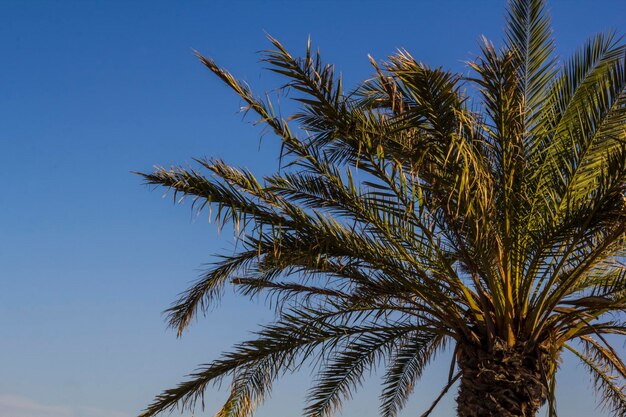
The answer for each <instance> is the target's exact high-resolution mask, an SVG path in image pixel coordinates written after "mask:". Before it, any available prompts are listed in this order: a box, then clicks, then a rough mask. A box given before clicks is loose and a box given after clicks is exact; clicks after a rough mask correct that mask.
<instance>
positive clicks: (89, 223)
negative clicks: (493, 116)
mask: <svg viewBox="0 0 626 417" xmlns="http://www.w3.org/2000/svg"><path fill="white" fill-rule="evenodd" d="M551 9H552V15H553V20H554V27H555V36H556V40H557V43H558V48H559V52H560V53H562V54H563V55H569V54H570V53H571V52H572V51H573V49H574V48H575V47H576V46H577V45H579V44H581V43H582V42H583V41H584V40H585V39H586V37H587V36H588V35H590V34H592V33H595V32H597V31H602V30H605V29H608V28H614V29H616V30H617V31H618V32H621V33H622V34H624V33H626V2H624V1H618V0H615V1H611V0H604V1H602V2H597V1H553V2H551ZM503 14H504V4H503V3H501V2H496V1H492V2H491V1H490V2H487V1H439V2H436V1H411V2H408V1H407V2H391V1H341V2H340V1H337V2H331V1H320V2H314V1H306V2H295V1H282V2H278V1H277V2H272V1H256V2H252V1H251V2H240V3H237V2H233V3H228V2H212V1H206V2H195V1H185V2H178V1H145V2H140V1H131V2H127V1H99V2H94V1H86V0H83V1H47V2H43V1H35V0H29V1H20V0H14V1H7V0H0V178H3V179H4V181H5V182H4V184H5V185H4V188H5V190H4V192H3V193H1V194H0V236H1V239H0V417H109V416H110V417H130V416H133V415H136V414H137V413H138V412H139V411H140V410H141V409H142V408H143V407H144V406H145V405H146V404H147V403H148V402H149V401H151V399H152V397H153V395H155V394H157V393H158V392H160V390H161V389H163V388H168V387H170V386H172V385H174V384H175V383H177V382H178V381H179V380H181V379H182V377H183V376H184V375H185V374H186V373H188V372H189V371H192V370H193V369H194V367H195V366H196V365H197V364H200V363H204V362H208V361H210V360H211V359H213V358H215V357H217V355H218V354H219V353H220V352H222V351H223V350H225V349H227V348H228V347H229V346H230V345H231V344H233V343H234V342H236V341H238V340H243V339H244V338H246V337H247V336H248V335H249V331H250V330H253V329H254V328H255V325H256V324H257V323H259V322H263V321H267V320H268V319H269V318H270V317H271V315H270V314H269V312H268V311H267V309H265V307H264V306H263V304H262V303H256V304H255V303H250V302H249V301H248V300H247V299H243V298H241V299H236V298H233V297H227V298H226V299H225V300H224V301H223V302H222V304H221V306H220V308H219V309H216V310H215V311H214V312H212V313H211V314H209V316H208V317H207V318H206V319H202V320H200V321H198V322H197V324H196V325H195V326H193V327H192V328H191V330H190V331H189V332H188V333H187V334H186V335H185V336H184V337H183V338H182V339H176V338H175V335H174V333H173V332H172V331H170V330H167V329H166V326H165V323H164V320H163V316H162V315H161V311H162V310H164V309H165V308H166V307H167V306H168V305H169V303H170V302H171V301H173V300H174V299H175V296H176V294H177V293H178V292H180V291H182V290H184V289H185V288H186V286H187V285H188V284H189V282H190V281H192V280H194V279H195V278H196V277H197V276H198V274H199V271H200V270H201V269H202V265H203V264H204V263H207V262H210V261H211V259H212V258H211V255H212V254H215V253H224V252H228V251H232V243H233V239H232V235H231V234H230V233H228V231H224V232H222V234H221V236H218V234H217V233H216V232H215V228H214V226H213V225H210V224H208V222H207V219H206V216H200V217H197V218H194V217H193V216H192V215H191V212H190V209H189V205H188V204H187V205H185V206H183V207H181V206H174V205H173V203H172V201H171V199H168V198H166V199H163V198H162V196H163V192H162V191H161V190H158V191H152V192H151V191H150V190H149V189H148V188H146V187H145V186H142V185H141V181H140V179H139V178H138V177H137V176H134V175H132V174H130V173H129V171H131V170H144V171H147V170H150V169H151V167H152V166H153V165H155V164H160V165H169V164H178V163H186V162H189V161H191V158H192V157H202V156H210V157H222V158H224V159H225V160H226V161H228V162H232V163H234V164H236V165H240V166H246V167H249V168H251V169H253V170H255V171H256V172H261V173H267V172H271V171H272V170H273V169H275V168H276V167H277V158H276V157H277V147H276V141H274V140H273V138H272V137H271V136H269V135H268V136H266V137H265V138H264V139H263V141H262V142H261V143H260V142H259V133H260V131H259V129H258V128H255V127H252V126H251V125H250V124H249V123H244V122H242V117H241V115H240V114H238V113H237V111H238V108H239V105H240V104H241V103H240V102H239V100H238V99H237V98H236V97H235V96H234V95H233V94H232V93H231V92H230V91H228V90H227V89H226V87H224V86H222V85H221V84H220V82H219V81H218V80H217V79H215V78H214V77H212V76H211V75H210V74H209V73H208V72H207V71H206V70H205V69H204V68H203V67H202V66H201V65H200V64H199V63H198V62H197V61H196V60H195V58H194V57H193V54H192V48H194V49H197V50H199V51H201V52H202V53H204V54H206V55H210V56H212V57H214V58H215V59H216V60H217V61H218V62H219V63H220V64H222V65H224V66H226V67H228V68H229V69H230V70H231V71H232V72H233V73H234V74H236V75H237V76H239V77H241V78H243V79H245V80H246V81H248V82H249V83H250V84H251V85H252V86H253V87H255V89H256V90H257V91H258V92H259V93H260V92H263V91H264V90H268V89H271V88H274V87H276V86H277V85H278V84H277V79H276V77H275V76H274V75H270V74H269V73H267V72H263V71H262V64H260V63H259V62H258V58H259V57H258V55H257V54H256V51H259V50H262V49H264V48H266V47H267V46H268V43H267V41H266V40H265V37H264V33H265V32H267V33H270V34H272V35H273V36H275V37H277V38H278V39H280V40H281V41H283V43H284V44H285V45H286V46H287V47H288V48H290V49H291V50H292V51H293V52H294V54H300V53H302V52H303V50H304V47H305V44H306V38H307V36H308V35H309V34H310V35H311V37H312V39H313V42H314V44H316V45H317V46H319V48H320V49H321V51H322V53H323V56H325V58H326V60H327V61H328V62H333V63H335V64H337V68H338V69H339V70H340V71H342V73H343V74H344V76H345V79H346V80H347V83H348V84H350V83H354V82H356V81H358V80H361V79H364V78H365V77H367V76H368V75H370V69H369V66H368V60H367V54H368V53H369V54H371V55H373V56H374V57H377V58H384V57H385V56H387V55H389V54H392V53H393V52H394V51H395V50H396V49H397V48H399V47H404V48H406V49H408V50H409V51H410V52H411V53H412V54H413V55H414V56H415V57H416V58H417V59H419V60H422V61H424V62H426V63H428V64H430V65H433V66H439V65H442V66H443V67H445V68H449V69H453V70H457V71H467V69H466V68H465V66H464V64H463V61H465V60H467V59H469V58H471V57H472V54H473V53H475V52H476V51H477V50H478V48H477V40H478V38H479V36H480V35H482V34H484V35H486V36H487V37H489V38H491V39H494V40H499V39H500V37H501V33H502V27H503ZM622 352H624V350H623V349H622ZM447 366H448V363H447V361H444V363H443V365H441V366H437V365H435V366H434V367H433V369H432V370H431V371H430V372H429V373H428V374H427V375H426V376H425V379H424V380H423V381H422V383H421V384H419V385H418V386H417V387H416V393H415V395H414V398H413V400H412V401H411V402H410V403H409V406H408V408H407V411H406V412H405V413H404V414H403V415H404V416H416V415H419V414H420V413H421V412H422V411H423V410H424V408H425V407H427V405H428V404H429V402H428V400H429V399H430V398H433V396H434V393H435V392H438V390H439V389H440V385H439V383H440V382H442V380H443V378H444V376H443V373H444V368H445V367H447ZM309 378H310V375H309V374H308V373H307V372H304V373H302V374H300V375H297V376H293V377H289V378H287V379H286V380H285V381H284V382H283V383H281V384H278V386H277V389H276V391H275V394H274V396H273V397H272V399H271V400H270V401H269V402H268V403H267V404H266V405H265V406H264V407H262V408H261V409H260V411H259V412H258V416H259V417H269V416H275V417H287V416H294V415H299V412H300V410H301V408H302V398H303V396H304V393H305V390H306V387H307V386H308V384H307V381H308V380H309ZM559 383H560V391H559V407H560V409H561V415H564V416H568V417H584V416H585V417H586V416H602V415H603V414H602V413H601V412H600V411H597V410H596V409H595V406H594V401H593V396H592V394H591V391H590V389H589V386H590V384H589V378H588V377H587V375H586V374H584V373H582V371H581V370H580V369H577V367H576V365H575V362H574V361H567V362H566V365H565V366H564V368H563V370H562V371H561V373H560V374H559ZM378 384H379V380H377V379H376V378H374V379H373V380H372V381H371V382H370V383H367V384H366V385H365V386H364V387H363V389H362V390H361V391H360V394H358V395H357V396H356V397H355V400H354V401H353V402H352V403H351V404H350V405H349V406H348V407H347V408H346V409H345V412H344V414H343V415H344V416H363V417H370V416H371V417H374V416H376V415H377V412H376V410H377V402H376V398H377V396H378V394H379V386H378ZM224 394H225V392H224V391H221V392H220V391H217V390H216V391H209V392H208V395H207V398H206V401H207V407H208V409H207V412H206V415H209V416H210V415H212V414H213V412H214V411H215V410H216V409H217V407H218V404H219V401H221V400H223V399H224ZM453 397H454V395H453V394H452V395H449V397H448V398H447V401H446V402H445V403H444V404H443V405H442V406H441V407H440V409H439V410H438V412H437V413H436V414H434V415H436V416H439V417H443V416H451V415H453V411H452V410H453ZM197 415H200V413H198V414H197Z"/></svg>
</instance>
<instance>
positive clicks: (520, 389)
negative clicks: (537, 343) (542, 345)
mask: <svg viewBox="0 0 626 417" xmlns="http://www.w3.org/2000/svg"><path fill="white" fill-rule="evenodd" d="M492 346H493V345H492ZM501 346H502V344H496V347H495V348H494V347H492V349H491V351H485V350H483V349H481V348H475V347H471V346H470V347H468V346H465V347H463V348H461V349H460V351H459V355H458V364H459V367H460V368H461V372H462V377H461V385H460V387H459V394H458V397H457V412H458V416H459V417H534V416H535V415H536V414H537V411H538V410H539V408H540V407H541V406H542V405H543V404H544V403H545V401H546V399H547V396H548V390H547V388H546V386H545V384H544V383H542V381H543V380H545V379H544V378H542V367H543V369H546V368H545V365H546V362H545V361H546V355H544V354H541V353H538V352H537V353H535V354H529V353H525V352H524V349H523V347H520V348H516V349H506V348H502V347H501Z"/></svg>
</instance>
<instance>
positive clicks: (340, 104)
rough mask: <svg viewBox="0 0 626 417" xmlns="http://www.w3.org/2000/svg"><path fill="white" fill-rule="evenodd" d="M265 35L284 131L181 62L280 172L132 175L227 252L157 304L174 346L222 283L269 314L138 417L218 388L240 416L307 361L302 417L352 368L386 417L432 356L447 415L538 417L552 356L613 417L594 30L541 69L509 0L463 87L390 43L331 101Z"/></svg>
mask: <svg viewBox="0 0 626 417" xmlns="http://www.w3.org/2000/svg"><path fill="white" fill-rule="evenodd" d="M270 41H271V43H272V45H273V47H272V48H273V49H272V50H269V51H266V52H265V55H264V57H265V58H264V59H265V62H266V63H267V64H268V65H269V67H270V69H271V70H272V71H274V72H276V73H279V74H282V75H284V76H285V77H286V78H287V82H286V84H285V86H284V87H285V89H286V90H287V91H289V92H290V95H291V97H293V98H294V99H295V100H296V102H297V103H299V106H298V107H299V110H297V112H296V113H295V114H292V115H291V116H289V117H287V118H282V117H281V116H280V115H279V112H278V111H276V110H275V109H274V107H272V104H271V103H270V102H269V100H268V99H259V98H257V97H256V96H255V95H254V94H253V93H252V92H251V90H250V89H249V87H248V86H247V85H246V84H244V83H242V82H240V81H238V80H236V79H235V78H234V77H233V76H232V75H231V74H230V73H229V72H227V71H226V70H224V69H222V68H220V67H218V66H217V65H216V64H215V63H214V61H212V60H211V59H209V58H205V57H203V56H201V55H199V54H198V57H199V59H200V60H201V61H202V63H203V64H204V65H205V66H206V67H207V68H208V69H209V70H210V71H211V72H213V73H214V74H215V75H217V76H218V77H219V78H220V79H221V80H222V81H223V82H224V83H226V85H228V86H229V87H231V88H232V89H233V90H234V91H235V92H236V93H237V94H238V95H239V96H240V97H241V99H243V101H245V103H246V104H247V109H248V110H249V111H250V112H253V113H256V114H257V115H258V116H259V117H260V122H261V123H264V124H265V125H267V126H268V127H269V129H270V130H271V131H273V133H275V134H276V136H277V137H278V138H280V140H281V142H282V151H281V155H280V159H281V162H282V167H281V168H280V169H279V171H278V172H277V173H275V174H274V175H270V176H267V177H265V178H263V179H262V180H258V179H257V178H255V176H254V175H253V174H252V173H251V172H249V171H248V170H245V169H238V168H235V167H233V166H231V165H228V164H226V163H225V162H223V161H221V160H197V163H198V167H199V168H198V169H191V168H183V167H174V168H171V169H165V168H157V169H156V170H155V171H154V172H153V173H149V174H145V173H144V174H141V175H142V176H143V177H144V178H145V181H146V182H147V183H148V184H152V185H158V186H163V187H167V188H169V189H172V190H173V192H174V195H175V198H177V197H180V196H188V197H189V198H191V199H192V200H193V203H194V205H195V208H196V209H198V210H202V209H203V208H205V207H208V206H211V207H212V208H213V213H214V215H215V219H216V220H217V222H218V224H219V225H220V226H221V225H223V224H225V223H227V222H232V224H233V227H234V229H235V231H236V234H237V236H238V240H239V244H238V246H237V250H236V251H235V253H233V254H232V255H226V256H223V257H221V258H220V260H219V262H216V263H215V264H214V266H213V267H212V268H211V269H210V270H208V271H207V272H206V274H204V275H203V276H202V277H201V279H200V280H199V281H197V282H196V283H195V284H194V285H193V286H192V287H191V288H189V289H188V290H187V291H186V292H184V293H183V294H182V295H181V297H180V299H179V300H178V301H177V302H176V303H175V304H174V305H173V306H172V307H171V308H170V309H169V310H168V313H169V323H170V325H171V326H172V327H174V328H176V329H177V330H178V335H179V336H180V334H181V333H182V332H183V330H184V329H185V328H186V327H187V326H188V325H189V323H190V321H191V319H192V318H193V317H194V316H195V315H196V314H198V312H199V311H202V310H205V309H206V308H207V306H209V305H210V304H211V303H213V302H214V300H216V299H218V298H219V297H220V295H221V294H222V290H223V287H224V285H225V284H226V283H231V284H233V285H234V287H235V288H236V289H237V290H239V291H240V292H241V293H242V294H243V295H246V296H253V297H256V296H267V297H270V299H271V301H272V303H275V304H274V305H275V306H276V318H275V322H273V323H272V324H270V325H267V326H264V327H262V328H261V329H260V330H259V331H258V333H257V334H256V337H255V338H254V339H253V340H249V341H246V342H243V343H241V344H238V345H237V346H235V347H234V348H233V350H232V351H231V352H229V353H225V354H224V355H223V356H222V357H221V358H219V359H217V360H215V361H213V362H211V363H210V364H208V365H206V366H203V367H201V368H200V369H198V370H197V371H196V372H195V373H193V374H192V375H190V377H189V379H188V380H187V381H186V382H183V383H181V384H180V385H179V386H177V387H175V388H172V389H169V390H166V391H164V392H163V393H161V394H160V395H158V396H157V397H156V399H155V400H154V402H153V403H152V404H151V405H149V406H148V408H147V409H146V411H145V412H144V413H143V414H142V416H143V417H147V416H153V415H156V414H159V413H160V412H162V411H166V410H172V409H174V408H176V407H182V408H188V409H193V408H194V407H195V405H196V402H197V401H198V400H199V399H201V398H202V395H203V392H204V391H205V389H206V388H207V386H208V385H209V384H212V383H219V382H220V381H222V380H223V378H231V379H232V382H231V384H230V395H229V396H228V399H227V401H226V403H225V404H224V405H223V407H222V408H221V409H220V410H219V412H218V413H217V416H220V417H246V416H249V415H251V413H252V412H253V410H254V409H255V407H256V406H257V405H258V404H260V403H261V402H262V401H263V400H264V398H266V397H267V396H268V395H269V393H270V390H271V387H272V383H273V382H274V381H275V380H276V379H277V378H279V377H280V376H281V375H283V374H284V373H286V372H293V371H295V370H298V369H299V368H300V367H301V366H302V365H303V364H304V365H305V366H314V367H315V369H318V370H319V373H318V375H317V377H316V379H315V381H314V384H313V387H312V388H311V390H310V392H309V394H308V399H307V405H306V408H305V412H304V414H305V415H306V416H307V417H317V416H320V417H322V416H332V415H334V413H335V412H336V411H337V410H338V409H339V408H340V406H341V404H342V402H344V400H346V399H347V398H349V397H350V396H351V394H352V393H353V391H354V389H355V388H356V387H357V386H358V385H359V384H360V382H361V381H362V379H363V378H364V377H365V375H366V372H367V371H368V370H370V369H372V368H378V369H383V370H384V382H383V387H382V393H381V395H380V400H381V405H380V414H381V415H382V416H385V417H394V416H396V415H397V413H398V412H399V410H401V409H402V407H403V406H404V405H405V403H406V401H407V397H408V396H409V395H410V393H411V391H412V387H413V386H414V383H415V382H416V380H418V379H419V378H420V375H421V374H422V371H423V370H424V368H425V367H426V366H427V365H428V364H429V363H430V362H431V361H432V360H433V359H434V358H435V355H437V354H438V353H441V352H442V351H444V350H447V351H448V352H452V363H451V364H450V374H449V378H448V383H447V385H446V386H445V387H443V391H442V394H441V396H443V394H445V392H446V391H448V390H449V389H450V387H451V386H452V385H453V384H455V383H456V382H457V381H460V383H459V389H458V396H457V410H458V415H459V416H472V417H486V416H499V417H509V416H510V417H512V416H534V415H535V414H536V413H537V411H538V409H539V408H540V407H541V406H542V405H544V404H547V406H548V410H549V413H550V415H556V405H555V402H554V392H555V384H556V375H557V369H558V367H559V363H560V362H561V354H562V352H563V351H565V350H567V351H571V352H573V355H574V356H575V357H577V358H578V359H580V361H581V362H582V364H583V365H584V367H585V368H586V369H588V371H589V372H590V373H591V375H592V376H593V380H594V381H595V387H596V390H597V392H598V393H599V395H600V399H601V402H602V403H603V404H604V405H605V406H606V408H607V409H608V410H609V411H610V412H611V413H612V415H614V416H625V415H626V411H625V410H626V385H625V384H624V382H625V381H626V365H625V364H624V362H623V361H622V360H621V359H620V357H619V355H618V354H617V353H616V350H615V349H614V348H613V347H612V346H611V344H610V342H613V343H614V342H615V340H617V338H621V337H623V336H624V335H626V321H625V320H624V316H623V312H624V310H625V309H626V266H625V265H624V264H623V263H622V262H623V260H624V256H625V255H626V129H625V126H626V65H625V62H626V60H625V56H626V47H625V45H624V44H623V43H621V41H620V40H619V39H618V38H616V36H615V35H614V34H601V35H596V36H595V37H593V38H591V39H590V40H589V41H588V42H587V43H586V44H585V45H584V46H583V47H582V48H581V49H580V50H579V52H577V53H576V54H575V55H574V56H573V58H571V60H569V61H568V62H567V63H565V64H564V65H563V66H560V65H559V64H557V60H556V58H555V57H554V47H553V41H552V39H551V27H550V21H549V17H548V15H547V12H546V8H545V4H544V2H543V1H542V0H513V1H511V2H510V4H509V9H508V13H507V26H506V37H505V41H504V42H503V44H504V46H502V47H499V48H496V47H494V46H493V44H491V43H489V42H487V41H485V42H484V43H483V44H482V46H481V54H480V55H479V57H478V58H477V59H475V60H474V61H473V62H470V63H469V66H470V67H471V69H472V74H473V76H472V77H471V78H468V77H464V76H463V75H457V74H453V73H451V72H448V71H444V70H442V69H440V68H430V67H428V66H426V65H424V64H422V63H419V62H418V61H416V60H415V59H414V58H413V57H411V55H409V53H408V52H406V51H400V52H398V53H397V54H396V55H394V56H391V57H389V58H388V60H387V61H386V62H377V61H375V60H373V59H372V60H371V64H372V66H373V73H374V76H373V78H371V79H369V80H367V81H365V82H363V83H362V84H360V85H359V86H358V87H357V88H355V89H353V90H351V91H350V92H349V93H347V94H346V93H344V92H343V90H342V83H341V79H340V77H338V76H336V75H335V74H334V72H333V67H332V66H330V65H325V64H324V63H323V62H322V60H321V59H320V56H319V53H314V52H312V51H311V46H310V43H309V45H308V46H307V49H306V55H305V56H304V57H303V58H294V57H293V56H292V55H291V54H290V53H289V52H288V51H287V50H286V49H285V48H284V47H283V46H282V45H281V44H280V43H279V42H278V41H276V40H275V39H273V38H270ZM205 174H210V175H208V176H205ZM615 335H617V336H615ZM441 396H440V397H439V398H437V399H436V401H435V403H434V404H433V406H432V407H431V408H430V409H428V411H426V412H425V413H424V414H423V415H424V416H426V415H428V414H429V413H430V411H431V410H432V408H434V406H435V405H436V403H437V402H438V401H439V399H440V398H441Z"/></svg>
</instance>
